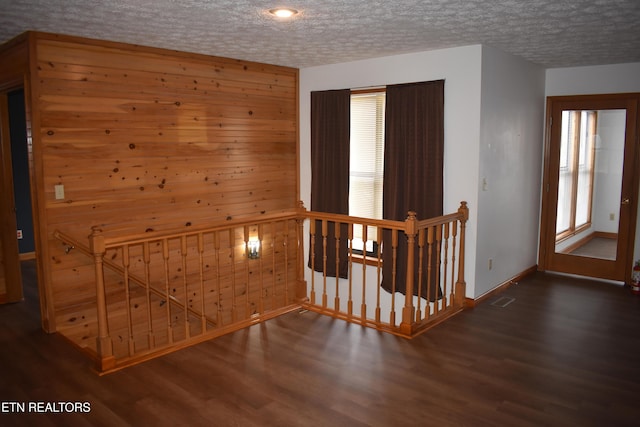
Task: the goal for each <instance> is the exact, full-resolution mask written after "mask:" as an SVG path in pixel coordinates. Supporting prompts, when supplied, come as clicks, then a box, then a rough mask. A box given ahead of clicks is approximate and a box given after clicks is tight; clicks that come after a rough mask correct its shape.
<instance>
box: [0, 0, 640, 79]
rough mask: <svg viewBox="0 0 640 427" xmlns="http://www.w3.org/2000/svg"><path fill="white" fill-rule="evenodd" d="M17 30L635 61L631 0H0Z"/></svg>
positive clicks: (243, 52) (275, 56)
mask: <svg viewBox="0 0 640 427" xmlns="http://www.w3.org/2000/svg"><path fill="white" fill-rule="evenodd" d="M275 6H289V7H292V8H295V9H298V10H300V11H301V14H300V15H299V16H298V17H297V19H295V20H292V21H290V22H284V21H279V20H276V19H272V18H271V17H270V16H268V15H267V14H266V13H265V10H267V9H271V8H273V7H275ZM27 30H36V31H45V32H54V33H61V34H70V35H77V36H83V37H90V38H98V39H105V40H113V41H120V42H126V43H133V44H141V45H146V46H155V47H162V48H169V49H176V50H181V51H187V52H197V53H204V54H208V55H217V56H225V57H230V58H237V59H245V60H251V61H259V62H265V63H271V64H278V65H287V66H292V67H297V68H304V67H309V66H315V65H322V64H330V63H337V62H347V61H352V60H358V59H365V58H373V57H380V56H388V55H395V54H399V53H408V52H417V51H424V50H433V49H441V48H449V47H455V46H464V45H471V44H486V45H489V46H493V47H495V48H498V49H501V50H503V51H505V52H508V53H511V54H514V55H517V56H520V57H522V58H525V59H527V60H529V61H531V62H534V63H537V64H540V65H543V66H545V67H548V68H553V67H569V66H582V65H599V64H613V63H624V62H640V0H423V1H418V0H394V1H391V0H272V1H248V0H0V43H3V42H5V41H7V40H9V39H11V38H13V37H15V36H17V35H18V34H20V33H22V32H24V31H27Z"/></svg>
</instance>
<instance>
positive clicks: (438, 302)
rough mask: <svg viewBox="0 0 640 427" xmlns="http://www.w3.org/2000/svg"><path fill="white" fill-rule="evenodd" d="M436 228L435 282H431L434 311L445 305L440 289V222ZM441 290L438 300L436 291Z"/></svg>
mask: <svg viewBox="0 0 640 427" xmlns="http://www.w3.org/2000/svg"><path fill="white" fill-rule="evenodd" d="M435 229H436V235H435V238H436V241H435V246H436V254H435V258H436V260H435V266H433V268H434V269H435V273H434V274H435V283H434V284H433V285H434V286H435V288H436V301H435V307H436V311H438V309H440V310H444V309H445V308H446V306H447V298H446V292H445V290H444V289H440V263H441V260H442V258H441V251H442V224H438V225H436V226H435ZM440 291H442V298H441V299H440V300H438V293H439V292H440Z"/></svg>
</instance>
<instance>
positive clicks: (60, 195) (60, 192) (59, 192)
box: [54, 184, 64, 200]
mask: <svg viewBox="0 0 640 427" xmlns="http://www.w3.org/2000/svg"><path fill="white" fill-rule="evenodd" d="M54 188H55V192H56V200H62V199H64V185H62V184H58V185H56V186H55V187H54Z"/></svg>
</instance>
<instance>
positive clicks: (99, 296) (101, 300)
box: [89, 227, 115, 371]
mask: <svg viewBox="0 0 640 427" xmlns="http://www.w3.org/2000/svg"><path fill="white" fill-rule="evenodd" d="M89 243H90V248H91V253H92V254H93V260H94V265H95V272H96V305H97V309H98V338H97V348H96V350H97V353H98V369H99V370H100V371H104V370H106V369H109V368H112V367H114V366H115V358H114V356H113V344H112V342H111V337H110V336H109V323H108V317H107V299H106V295H105V285H104V265H103V261H104V255H105V253H106V246H105V240H104V236H103V235H102V231H101V230H100V229H98V228H95V227H94V228H93V229H92V232H91V235H90V236H89Z"/></svg>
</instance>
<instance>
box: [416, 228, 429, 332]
mask: <svg viewBox="0 0 640 427" xmlns="http://www.w3.org/2000/svg"><path fill="white" fill-rule="evenodd" d="M424 238H425V231H424V228H421V229H420V230H418V298H417V301H418V303H417V304H416V323H420V322H421V321H422V298H421V297H422V281H423V280H424V275H423V266H424ZM425 312H426V313H427V317H428V315H429V295H426V299H425Z"/></svg>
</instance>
